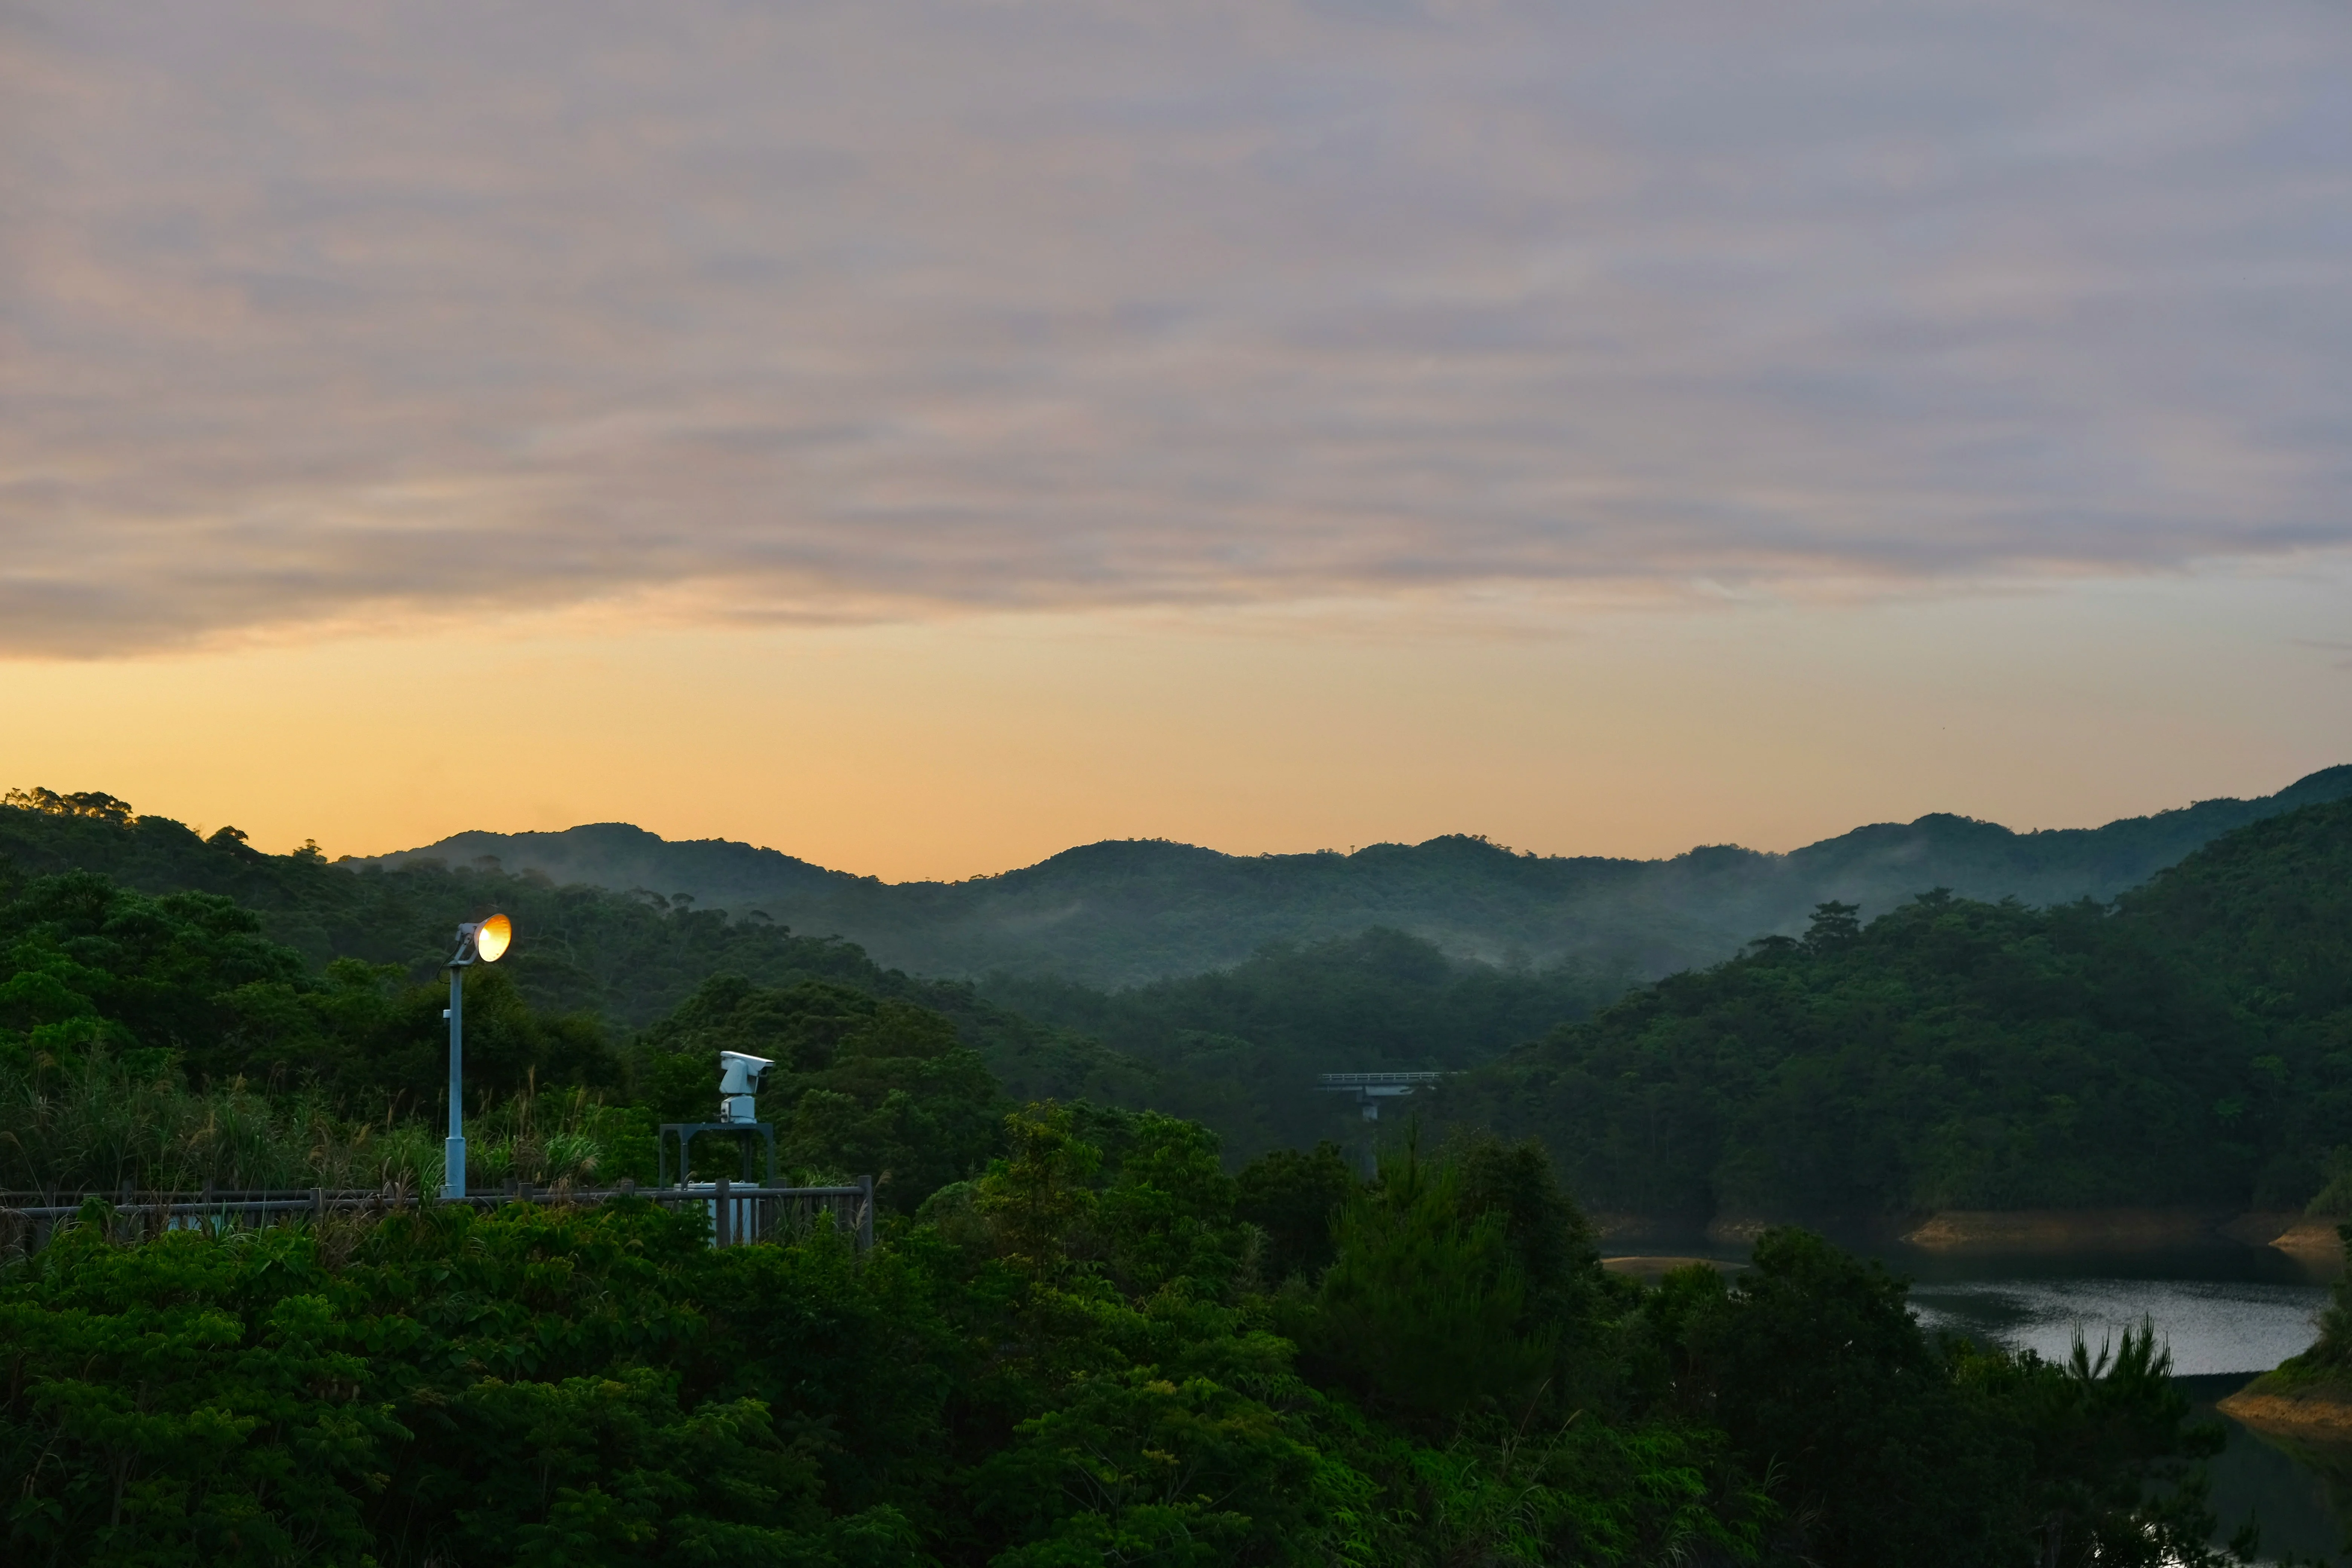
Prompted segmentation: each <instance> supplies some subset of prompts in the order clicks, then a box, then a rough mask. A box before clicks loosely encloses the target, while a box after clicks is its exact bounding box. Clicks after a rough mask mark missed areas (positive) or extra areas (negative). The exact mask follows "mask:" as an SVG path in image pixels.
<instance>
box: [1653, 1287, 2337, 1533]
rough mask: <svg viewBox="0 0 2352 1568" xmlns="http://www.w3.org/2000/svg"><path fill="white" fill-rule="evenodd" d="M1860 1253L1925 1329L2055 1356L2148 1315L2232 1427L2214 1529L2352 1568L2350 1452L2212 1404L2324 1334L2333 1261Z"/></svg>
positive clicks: (2218, 1482) (2203, 1402)
mask: <svg viewBox="0 0 2352 1568" xmlns="http://www.w3.org/2000/svg"><path fill="white" fill-rule="evenodd" d="M1675 1250H1677V1251H1684V1252H1685V1257H1687V1256H1690V1255H1691V1254H1694V1253H1702V1252H1703V1253H1706V1254H1707V1255H1710V1256H1712V1257H1713V1258H1717V1259H1718V1260H1722V1261H1734V1260H1739V1259H1744V1258H1745V1253H1744V1251H1743V1250H1741V1249H1738V1248H1727V1247H1694V1248H1688V1249H1687V1250H1685V1249H1683V1248H1677V1249H1675ZM1857 1250H1861V1251H1864V1252H1865V1253H1868V1254H1870V1255H1873V1256H1875V1257H1877V1258H1879V1260H1880V1261H1882V1262H1883V1263H1885V1265H1886V1267H1887V1268H1889V1269H1891V1270H1893V1271H1894V1272H1895V1273H1897V1274H1901V1275H1904V1276H1906V1277H1907V1278H1908V1279H1910V1280H1911V1281H1912V1285H1911V1301H1912V1305H1913V1306H1914V1307H1915V1308H1916V1310H1917V1311H1918V1313H1919V1317H1920V1319H1921V1321H1923V1322H1924V1323H1926V1324H1927V1326H1928V1327H1930V1328H1936V1329H1947V1330H1950V1331H1955V1332H1958V1333H1965V1334H1969V1335H1970V1336H1972V1337H1975V1338H1978V1339H1981V1340H1986V1341H1990V1342H1994V1343H1998V1344H2002V1345H2007V1346H2009V1347H2011V1348H2012V1349H2017V1350H2028V1349H2030V1350H2033V1351H2038V1352H2041V1353H2042V1355H2044V1356H2049V1357H2053V1358H2062V1357H2065V1356H2067V1355H2069V1354H2071V1353H2072V1352H2073V1348H2074V1336H2075V1334H2076V1333H2077V1332H2078V1331H2079V1332H2081V1333H2082V1335H2083V1336H2084V1340H2085V1342H2087V1343H2088V1344H2089V1346H2090V1347H2091V1349H2092V1350H2093V1351H2096V1350H2097V1349H2098V1347H2099V1345H2100V1343H2101V1342H2102V1341H2103V1340H2114V1339H2120V1338H2121V1337H2122V1334H2123V1331H2124V1330H2125V1328H2126V1327H2135V1328H2136V1327H2137V1326H2138V1324H2139V1323H2140V1321H2142V1320H2143V1319H2145V1320H2147V1321H2150V1322H2152V1323H2154V1324H2155V1325H2156V1331H2157V1334H2158V1339H2159V1340H2160V1341H2161V1342H2164V1343H2166V1344H2168V1345H2169V1346H2170V1348H2171V1351H2172V1358H2173V1369H2174V1373H2175V1375H2176V1376H2178V1377H2179V1379H2180V1382H2181V1386H2182V1388H2183V1389H2184V1391H2185V1392H2187V1393H2188V1394H2189V1397H2190V1398H2191V1399H2192V1400H2194V1401H2195V1402H2196V1403H2197V1405H2199V1406H2200V1410H2201V1412H2202V1413H2203V1414H2204V1415H2206V1416H2208V1417H2209V1418H2210V1419H2215V1420H2219V1421H2221V1423H2222V1425H2223V1426H2224V1428H2225V1430H2226V1432H2227V1434H2228V1439H2229V1447H2227V1448H2226V1449H2224V1450H2223V1452H2222V1453H2221V1456H2220V1457H2219V1458H2216V1459H2215V1460H2214V1461H2213V1463H2212V1468H2211V1475H2212V1482H2213V1504H2214V1508H2215V1511H2216V1513H2217V1514H2218V1515H2219V1517H2220V1519H2221V1534H2223V1535H2224V1536H2226V1535H2227V1534H2229V1533H2230V1531H2232V1530H2234V1529H2235V1528H2236V1527H2237V1526H2238V1525H2240V1524H2242V1523H2243V1522H2244V1521H2245V1520H2246V1519H2247V1518H2248V1516H2249V1515H2250V1514H2252V1516H2253V1517H2255V1518H2256V1519H2258V1520H2259V1521H2260V1523H2261V1525H2262V1528H2263V1560H2265V1561H2276V1560H2278V1559H2279V1558H2280V1557H2282V1556H2284V1555H2287V1554H2292V1555H2294V1556H2295V1557H2297V1558H2302V1559H2306V1560H2307V1559H2317V1560H2319V1561H2321V1562H2326V1563H2337V1562H2342V1563H2347V1564H2352V1555H2347V1554H2345V1553H2344V1547H2345V1544H2346V1535H2347V1526H2352V1447H2341V1448H2338V1447H2313V1446H2308V1445H2299V1444H2289V1443H2285V1442H2283V1441H2281V1440H2278V1439H2275V1438H2272V1437H2267V1436H2263V1435H2262V1434H2260V1433H2257V1432H2255V1431H2253V1430H2252V1429H2250V1428H2248V1427H2245V1426H2241V1425H2239V1424H2238V1423H2237V1422H2234V1421H2231V1420H2230V1419H2229V1418H2228V1417H2226V1416H2221V1415H2219V1414H2218V1413H2216V1412H2215V1411H2214V1410H2213V1408H2212V1406H2213V1404H2214V1402H2215V1401H2217V1400H2219V1399H2221V1398H2223V1397H2225V1396H2226V1395H2228V1394H2232V1393H2234V1392H2236V1391H2237V1390H2238V1389H2239V1388H2242V1387H2243V1386H2244V1385H2245V1384H2246V1382H2247V1381H2248V1380H2249V1379H2250V1378H2251V1377H2252V1376H2254V1375H2255V1374H2257V1373H2264V1372H2268V1371H2269V1370H2270V1369H2271V1368H2273V1367H2274V1366H2276V1365H2277V1364H2278V1363H2280V1362H2282V1361H2284V1360H2285V1359H2286V1358H2287V1357H2288V1356H2291V1355H2294V1354H2295V1353H2297V1352H2300V1351H2302V1350H2305V1348H2307V1347H2308V1346H2309V1345H2310V1344H2311V1342H2313V1340H2315V1338H2316V1337H2317V1335H2318V1330H2317V1327H2316V1325H2315V1321H2314V1320H2315V1318H2316V1317H2317V1315H2318V1312H2319V1310H2320V1309H2321V1308H2322V1307H2323V1306H2325V1305H2326V1300H2327V1294H2328V1286H2329V1283H2330V1281H2331V1280H2332V1279H2334V1277H2335V1276H2336V1273H2337V1272H2339V1271H2340V1265H2338V1264H2334V1263H2330V1264H2326V1265H2319V1264H2315V1263H2311V1262H2307V1261H2305V1260H2303V1259H2299V1258H2294V1257H2291V1256H2289V1255H2288V1254H2286V1253H2284V1252H2280V1251H2277V1250H2274V1249H2273V1248H2270V1247H2239V1246H2234V1245H2228V1244H2216V1245H2213V1246H2210V1247H2192V1248H2183V1249H2173V1250H2163V1251H2139V1252H2125V1251H2086V1252H2067V1253H2054V1252H2036V1253H2019V1254H1993V1253H1981V1252H1958V1253H1936V1252H1927V1251H1922V1250H1920V1249H1917V1248H1913V1247H1901V1246H1895V1247H1862V1248H1858V1249H1857ZM1660 1261H1661V1262H1664V1261H1666V1260H1664V1259H1661V1260H1660ZM1612 1267H1615V1265H1612ZM1630 1271H1631V1272H1635V1273H1646V1272H1648V1270H1646V1269H1643V1268H1633V1269H1632V1270H1630Z"/></svg>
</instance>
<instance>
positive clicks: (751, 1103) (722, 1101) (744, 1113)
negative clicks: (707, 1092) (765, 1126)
mask: <svg viewBox="0 0 2352 1568" xmlns="http://www.w3.org/2000/svg"><path fill="white" fill-rule="evenodd" d="M775 1065H776V1064H775V1063H773V1062H772V1061H770V1060H769V1059H768V1058H765V1057H749V1056H745V1055H744V1054H743V1053H742V1052H741V1051H721V1052H719V1121H759V1120H760V1109H759V1102H758V1100H756V1099H755V1098H754V1097H755V1096H756V1095H757V1094H758V1093H759V1092H760V1075H761V1073H763V1072H765V1071H767V1070H768V1069H769V1068H772V1067H774V1066H775Z"/></svg>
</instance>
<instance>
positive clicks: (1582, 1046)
mask: <svg viewBox="0 0 2352 1568" xmlns="http://www.w3.org/2000/svg"><path fill="white" fill-rule="evenodd" d="M1428 1109H1429V1110H1430V1113H1431V1114H1433V1115H1434V1116H1436V1117H1437V1118H1438V1119H1439V1120H1441V1121H1458V1122H1462V1123H1467V1124H1472V1125H1477V1126H1484V1127H1493V1128H1496V1129H1497V1130H1500V1131H1506V1132H1511V1133H1533V1134H1537V1135H1539V1136H1541V1137H1542V1138H1543V1139H1544V1140H1545V1142H1547V1143H1548V1144H1549V1146H1550V1147H1551V1148H1552V1150H1553V1151H1554V1152H1555V1154H1556V1156H1557V1157H1558V1158H1559V1160H1560V1161H1561V1163H1562V1164H1563V1166H1564V1167H1565V1169H1566V1170H1567V1171H1568V1172H1569V1173H1570V1181H1571V1183H1572V1184H1573V1185H1574V1186H1575V1188H1576V1189H1577V1190H1578V1191H1579V1192H1580V1194H1583V1195H1584V1197H1585V1198H1586V1199H1587V1201H1589V1202H1591V1203H1592V1204H1594V1205H1596V1206H1598V1207H1601V1208H1602V1209H1604V1210H1615V1211H1620V1212H1628V1213H1635V1214H1641V1215H1650V1216H1653V1217H1675V1218H1680V1219H1683V1220H1688V1221H1697V1220H1704V1219H1706V1218H1708V1217H1710V1216H1713V1217H1717V1218H1724V1219H1761V1218H1769V1217H1772V1216H1776V1215H1806V1216H1808V1217H1809V1218H1814V1219H1820V1218H1824V1217H1828V1216H1835V1215H1844V1216H1851V1217H1853V1218H1856V1219H1864V1218H1868V1217H1869V1216H1872V1215H1879V1216H1888V1215H1904V1214H1917V1213H1920V1212H1923V1211H1927V1210H1933V1209H1939V1208H1963V1209H2010V1208H2039V1207H2074V1206H2090V1205H2216V1206H2230V1207H2258V1208H2270V1209H2279V1208H2297V1207H2301V1206H2302V1205H2305V1203H2306V1202H2308V1201H2311V1200H2312V1199H2314V1197H2315V1195H2318V1196H2320V1197H2321V1198H2322V1199H2323V1202H2322V1204H2321V1206H2322V1208H2323V1209H2328V1210H2352V1148H2347V1147H2346V1145H2347V1144H2352V802H2339V803H2335V804H2329V805H2315V806H2310V807H2306V808H2305V809H2303V810H2299V811H2296V812H2294V813H2292V814H2289V815H2285V816H2275V817H2272V818H2268V819H2266V820H2263V821H2260V822H2257V823H2253V824H2252V825H2249V826H2245V827H2242V828H2241V829H2239V830H2238V831H2236V832H2234V833H2231V834H2230V835H2228V836H2226V837H2222V838H2221V839H2219V840H2217V841H2216V842H2214V843H2213V844H2211V845H2209V846H2208V847H2205V848H2203V849H2201V850H2200V851H2198V852H2197V853H2195V854H2193V855H2191V856H2190V857H2189V858H2188V859H2186V860H2184V861H2183V862H2181V864H2180V865H2179V866H2178V867H2175V868H2171V869H2169V870H2168V871H2165V872H2163V873H2161V874H2159V875H2158V877H2157V878H2155V879H2153V880H2152V881H2151V882H2150V883H2148V884H2147V886H2146V887H2144V888H2141V889H2137V890H2136V891H2133V892H2130V893H2127V894H2126V895H2125V896H2124V897H2123V898H2122V899H2120V900H2117V901H2116V903H2115V904H2114V905H2113V906H2112V907H2103V906H2100V905H2097V904H2094V903H2090V902H2083V903H2078V904H2074V905H2071V906H2061V907H2056V908H2049V909H2033V908H2029V907H2027V906H2025V905H2022V904H2020V903H2016V902H2013V901H2011V902H2002V903H1984V902H1979V901H1974V900H1965V899H1958V898H1955V897H1953V896H1951V895H1950V894H1948V893H1943V892H1934V893H1930V894H1928V895H1926V896H1924V897H1921V898H1918V899H1916V900H1913V901H1911V902H1909V903H1906V904H1905V905H1903V906H1901V907H1899V908H1897V909H1895V910H1892V911H1890V912H1888V913H1886V914H1885V915H1883V916H1881V917H1880V918H1878V919H1877V920H1875V921H1871V922H1869V923H1868V924H1866V925H1864V924H1863V923H1862V922H1861V921H1857V920H1856V919H1855V918H1854V913H1853V910H1851V909H1848V908H1838V907H1832V908H1828V909H1824V910H1821V911H1819V912H1818V914H1817V916H1816V918H1815V919H1814V920H1813V921H1812V922H1811V926H1810V929H1809V930H1808V931H1807V932H1806V933H1805V935H1804V936H1803V937H1802V938H1801V939H1790V938H1785V937H1776V938H1771V939H1769V940H1766V941H1763V942H1758V943H1755V944H1753V945H1752V946H1751V947H1750V948H1749V950H1748V952H1746V953H1744V954H1743V955H1742V956H1740V957H1738V958H1737V959H1735V960H1732V961H1730V962H1728V963H1724V964H1721V965H1718V966H1717V967H1715V968H1713V969H1708V970H1704V971H1698V972H1694V973H1684V974H1677V975H1675V976H1673V977H1671V978H1669V979H1667V980H1665V981H1663V982H1661V983H1659V984H1655V985H1653V986H1645V987H1643V988H1642V989H1641V990H1639V991H1637V992H1635V993H1633V994H1631V995H1629V996H1628V997H1626V998H1625V999H1624V1000H1623V1001H1622V1002H1620V1003H1618V1004H1616V1005H1614V1006H1612V1007H1610V1008H1608V1009H1607V1010H1605V1011H1603V1012H1602V1013H1601V1014H1600V1015H1599V1016H1596V1017H1594V1018H1592V1019H1591V1020H1589V1021H1586V1022H1582V1023H1578V1024H1570V1025H1568V1026H1563V1027H1561V1028H1559V1029H1558V1030H1556V1031H1554V1032H1553V1034H1552V1035H1551V1036H1550V1037H1548V1038H1547V1039H1545V1040H1544V1041H1542V1042H1541V1043H1539V1044H1538V1045H1534V1046H1530V1047H1522V1048H1520V1049H1518V1050H1517V1051H1514V1052H1513V1053H1511V1054H1510V1055H1509V1056H1508V1057H1507V1058H1505V1059H1503V1060H1502V1061H1500V1062H1498V1063H1496V1064H1494V1065H1492V1066H1489V1067H1487V1068H1482V1069H1479V1070H1477V1071H1475V1072H1472V1073H1470V1074H1467V1075H1465V1076H1464V1077H1463V1078H1461V1079H1455V1080H1453V1081H1452V1082H1449V1083H1448V1084H1446V1085H1445V1086H1444V1088H1443V1089H1441V1090H1440V1092H1439V1094H1438V1096H1437V1098H1436V1100H1435V1102H1434V1103H1433V1105H1432V1106H1431V1107H1429V1108H1428Z"/></svg>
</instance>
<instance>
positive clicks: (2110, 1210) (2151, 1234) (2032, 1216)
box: [1593, 1205, 2344, 1263]
mask: <svg viewBox="0 0 2352 1568" xmlns="http://www.w3.org/2000/svg"><path fill="white" fill-rule="evenodd" d="M1594 1220H1595V1223H1594V1226H1593V1230H1594V1233H1595V1239H1596V1240H1598V1241H1600V1242H1601V1244H1602V1246H1603V1247H1605V1248H1609V1249H1612V1250H1615V1251H1618V1252H1621V1253H1627V1254H1648V1255H1652V1256H1657V1255H1664V1254H1668V1253H1673V1252H1678V1251H1684V1250H1685V1249H1687V1248H1688V1247H1689V1244H1690V1243H1691V1242H1693V1241H1704V1242H1706V1243H1708V1244H1712V1245H1713V1246H1715V1247H1733V1246H1747V1245H1749V1244H1752V1243H1753V1242H1754V1241H1755V1239H1756V1238H1757V1237H1758V1236H1759V1235H1760V1234H1762V1233H1763V1232H1764V1231H1766V1230H1768V1229H1769V1228H1770V1227H1772V1226H1776V1225H1782V1224H1790V1225H1801V1226H1806V1227H1807V1228H1809V1229H1813V1230H1819V1231H1821V1232H1822V1234H1824V1235H1826V1236H1828V1237H1831V1238H1832V1240H1840V1239H1844V1240H1849V1241H1852V1240H1864V1239H1867V1240H1868V1241H1870V1242H1874V1243H1877V1244H1882V1245H1883V1244H1885V1243H1887V1242H1895V1243H1899V1244H1900V1245H1902V1246H1905V1247H1916V1248H1918V1249H1919V1250H1920V1251H1922V1252H1929V1253H1938V1254H1962V1253H1969V1252H2016V1253H2031V1252H2073V1251H2087V1252H2102V1251H2115V1252H2126V1251H2144V1250H2149V1249H2160V1248H2170V1247H2214V1246H2230V1245H2235V1246H2239V1247H2256V1248H2262V1247H2268V1248H2273V1249H2275V1250H2277V1251H2280V1252H2284V1253H2286V1254H2288V1255H2289V1256H2291V1257H2294V1258H2298V1259H2301V1260H2304V1261H2305V1262H2310V1263H2333V1262H2336V1260H2338V1259H2340V1258H2343V1256H2344V1245H2343V1243H2342V1242H2341V1241H2340V1240H2339V1239H2338V1237H2337V1236H2336V1224H2335V1222H2334V1221H2332V1220H2318V1219H2311V1218H2308V1217H2306V1216H2305V1215H2302V1214H2300V1213H2297V1212H2294V1211H2283V1210H2268V1209H2255V1210H2239V1209H2231V1208H2224V1207H2219V1206H2214V1205H2197V1206H2189V1205H2181V1206H2177V1207H2167V1206H2136V1207H2124V1206H2112V1207H2100V1208H2080V1209H2052V1208H2039V1209H1938V1210H1937V1211H1935V1212H1933V1213H1930V1214H1926V1215H1917V1214H1914V1215H1908V1216H1905V1215H1877V1216H1860V1215H1821V1216H1815V1217H1812V1218H1801V1219H1785V1220H1784V1219H1777V1218H1762V1217H1756V1216H1748V1215H1716V1216H1715V1217H1714V1218H1712V1219H1709V1220H1707V1221H1705V1222H1704V1223H1699V1222H1696V1221H1694V1220H1691V1219H1688V1218H1685V1219H1682V1220H1679V1221H1677V1220H1670V1219H1655V1220H1653V1219H1650V1218H1648V1217H1646V1216H1643V1215H1628V1214H1609V1215H1595V1216H1594Z"/></svg>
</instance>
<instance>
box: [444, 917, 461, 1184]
mask: <svg viewBox="0 0 2352 1568" xmlns="http://www.w3.org/2000/svg"><path fill="white" fill-rule="evenodd" d="M465 1095H466V972H465V970H464V969H463V968H461V967H460V966H458V965H457V964H454V963H453V964H451V965H450V966H449V1142H447V1143H446V1144H445V1145H443V1149H444V1153H443V1156H442V1167H441V1195H442V1196H443V1197H445V1198H462V1197H464V1196H465V1195H466V1100H465Z"/></svg>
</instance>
